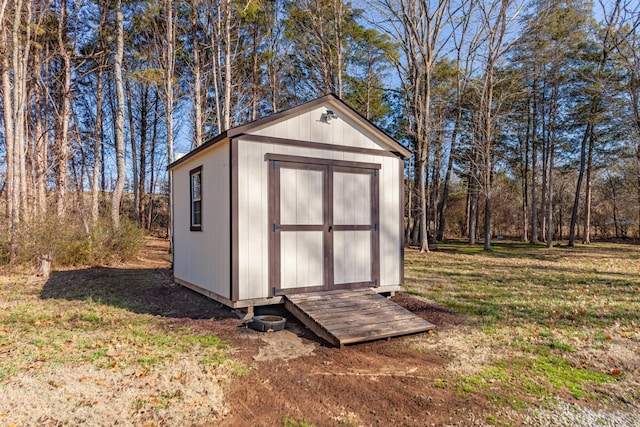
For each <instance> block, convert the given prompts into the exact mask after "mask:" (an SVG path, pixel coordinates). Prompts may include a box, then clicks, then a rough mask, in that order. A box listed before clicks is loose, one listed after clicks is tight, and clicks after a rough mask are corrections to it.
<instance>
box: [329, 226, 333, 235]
mask: <svg viewBox="0 0 640 427" xmlns="http://www.w3.org/2000/svg"><path fill="white" fill-rule="evenodd" d="M331 230H333V225H330V226H329V233H331Z"/></svg>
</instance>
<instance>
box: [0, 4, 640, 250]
mask: <svg viewBox="0 0 640 427" xmlns="http://www.w3.org/2000/svg"><path fill="white" fill-rule="evenodd" d="M1 1H2V5H1V9H0V78H1V80H2V81H1V91H0V95H1V96H0V101H1V104H0V105H1V108H2V115H1V117H0V183H1V185H2V199H3V200H5V201H6V203H5V206H6V209H5V210H4V211H3V219H2V221H3V224H2V225H3V227H2V228H3V229H4V230H5V231H4V233H5V235H3V236H2V239H0V240H2V241H3V243H2V245H0V246H2V250H1V251H0V252H2V254H1V255H2V259H3V260H11V259H13V258H14V257H15V254H16V253H17V251H18V247H19V245H20V242H21V236H24V232H25V230H29V229H31V228H32V227H33V225H34V224H39V223H41V222H43V221H44V219H45V218H47V221H49V219H50V218H53V220H54V222H55V223H57V224H62V223H70V222H73V223H77V224H78V226H79V227H80V228H81V229H83V230H85V233H87V235H89V234H90V233H91V230H92V229H94V228H95V227H97V225H98V223H99V222H100V221H101V218H107V219H108V220H109V222H110V223H111V226H112V228H113V229H114V230H118V229H120V228H121V224H120V219H121V216H123V215H125V216H126V217H127V218H129V219H130V220H131V221H134V222H136V223H137V224H138V225H139V226H140V227H142V228H145V229H149V230H150V229H152V228H154V227H155V228H156V229H161V230H166V231H163V232H164V233H166V232H170V230H168V224H169V221H168V217H167V216H168V208H169V201H168V198H167V193H168V191H169V188H170V186H171V182H170V178H169V177H168V175H167V172H166V166H167V164H168V163H170V162H171V161H173V159H174V151H180V152H184V151H188V150H190V149H192V148H195V147H197V146H199V145H200V144H202V143H203V142H204V141H205V140H206V138H207V137H208V136H211V135H215V134H217V133H220V132H222V131H224V130H226V129H228V128H230V127H234V126H237V125H240V124H243V123H246V122H249V121H252V120H255V119H258V118H260V117H264V116H267V115H269V114H272V113H274V112H278V111H281V110H283V109H286V108H289V107H292V106H294V105H297V104H299V103H302V102H304V101H308V100H310V99H313V98H316V97H318V96H321V95H324V94H326V93H329V92H332V93H335V94H337V95H338V96H339V97H341V98H342V99H343V100H344V101H345V102H347V103H348V104H349V105H351V106H352V107H354V108H355V109H356V110H357V111H359V112H360V113H361V114H362V115H363V116H364V117H366V118H367V119H369V120H371V121H373V122H374V123H376V124H377V125H378V126H380V127H381V128H383V129H385V130H386V131H387V132H388V133H389V134H391V135H392V136H393V137H395V138H396V139H398V140H399V141H400V142H402V143H403V144H405V145H406V146H408V147H409V148H411V149H412V150H413V153H414V155H413V157H412V158H411V159H409V160H408V161H407V165H406V201H407V209H406V210H405V211H406V213H407V217H406V237H407V242H409V243H412V244H416V245H419V246H420V247H421V248H422V250H424V251H428V249H429V241H433V240H435V241H438V240H442V239H444V238H445V237H447V236H448V237H461V236H464V237H465V238H467V239H468V240H469V242H470V243H476V241H477V240H479V239H483V241H484V246H485V249H490V248H491V239H492V238H495V237H497V236H505V237H511V238H519V239H522V240H525V241H530V242H532V243H537V242H540V241H543V242H546V243H547V245H548V246H551V245H552V244H553V242H554V240H558V239H568V240H569V245H574V244H575V241H580V240H581V241H583V242H589V241H590V239H591V238H592V237H593V236H594V235H595V236H596V237H639V235H640V78H639V77H638V75H639V72H640V28H639V26H640V10H639V6H638V4H637V2H635V1H631V0H609V1H606V2H605V1H602V2H600V3H596V4H590V3H588V2H583V1H577V0H552V1H542V0H530V1H525V0H457V1H453V0H434V1H429V2H424V1H418V0H367V1H366V2H363V3H357V4H356V3H350V2H345V1H343V0H300V1H291V0H219V1H218V0H190V1H184V2H172V1H169V0H163V1H159V2H146V1H127V0H124V1H123V0H98V1H85V0H81V1H78V2H67V1H66V0H57V1H41V0H1ZM174 143H175V145H176V147H175V149H174Z"/></svg>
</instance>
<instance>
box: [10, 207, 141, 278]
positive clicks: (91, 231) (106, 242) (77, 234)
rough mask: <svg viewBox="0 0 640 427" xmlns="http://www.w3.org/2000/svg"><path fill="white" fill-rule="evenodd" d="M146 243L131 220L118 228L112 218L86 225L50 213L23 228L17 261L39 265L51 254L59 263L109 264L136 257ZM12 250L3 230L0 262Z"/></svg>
mask: <svg viewBox="0 0 640 427" xmlns="http://www.w3.org/2000/svg"><path fill="white" fill-rule="evenodd" d="M143 245H144V231H143V230H141V229H140V228H139V227H138V226H137V225H136V224H135V223H134V222H131V221H128V220H122V221H121V224H120V228H119V229H117V230H115V229H113V227H112V226H111V224H110V222H109V221H100V222H99V223H98V224H97V225H96V226H95V227H87V226H86V225H85V224H83V223H82V221H81V220H79V219H75V220H74V219H62V220H61V219H59V218H56V217H55V216H49V217H46V218H43V219H41V220H40V221H38V223H37V224H32V225H30V226H25V227H24V228H23V229H22V230H21V232H20V234H19V235H18V238H17V239H16V248H15V251H16V252H15V259H14V262H15V263H16V264H19V265H23V266H29V265H31V266H38V265H39V263H40V260H41V259H42V257H48V258H49V259H50V260H51V261H52V263H54V264H56V265H58V266H72V265H98V264H110V263H113V262H118V261H126V260H130V259H132V258H134V257H136V256H137V254H138V253H139V252H140V250H141V249H142V247H143ZM9 250H10V241H9V235H8V232H7V231H3V232H0V263H2V264H4V265H6V264H8V262H9Z"/></svg>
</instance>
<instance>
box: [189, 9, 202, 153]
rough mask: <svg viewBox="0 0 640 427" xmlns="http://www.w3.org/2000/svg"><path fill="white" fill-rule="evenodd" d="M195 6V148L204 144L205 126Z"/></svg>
mask: <svg viewBox="0 0 640 427" xmlns="http://www.w3.org/2000/svg"><path fill="white" fill-rule="evenodd" d="M192 4H193V11H192V14H193V16H192V17H191V19H192V21H191V38H192V39H193V40H192V44H193V114H194V118H193V119H194V120H193V139H194V144H193V145H194V147H199V146H200V145H201V144H202V142H203V134H204V126H203V120H202V119H203V117H202V80H201V79H202V76H201V73H202V64H200V43H199V40H198V25H197V24H198V23H197V18H198V13H197V11H196V6H195V4H194V3H192Z"/></svg>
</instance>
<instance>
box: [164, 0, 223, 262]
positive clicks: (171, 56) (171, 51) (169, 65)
mask: <svg viewBox="0 0 640 427" xmlns="http://www.w3.org/2000/svg"><path fill="white" fill-rule="evenodd" d="M226 1H227V2H229V1H230V0H226ZM229 8H230V5H229ZM165 9H166V14H167V16H166V29H167V30H166V31H167V34H166V36H167V51H166V64H165V73H166V74H165V96H166V101H167V109H166V115H167V117H166V119H167V161H168V164H171V163H173V78H174V68H175V36H174V33H173V2H172V1H171V0H166V1H165ZM229 42H230V40H229ZM227 59H228V60H227V61H226V62H227V71H228V74H227V76H226V77H227V78H228V79H230V76H231V64H230V61H229V59H230V58H227ZM230 89H231V87H230V86H229V90H230ZM229 96H231V95H230V94H229ZM227 113H228V111H226V112H225V114H227ZM225 120H226V117H225ZM168 187H169V188H168V190H169V225H168V228H167V235H168V239H169V251H170V253H173V197H172V196H171V191H172V188H173V175H172V173H171V172H169V186H168Z"/></svg>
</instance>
